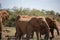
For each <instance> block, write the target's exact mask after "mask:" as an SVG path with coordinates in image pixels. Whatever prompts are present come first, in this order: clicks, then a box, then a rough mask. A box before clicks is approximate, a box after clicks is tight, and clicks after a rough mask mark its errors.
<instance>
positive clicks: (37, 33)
mask: <svg viewBox="0 0 60 40" xmlns="http://www.w3.org/2000/svg"><path fill="white" fill-rule="evenodd" d="M36 35H37V40H39V32H36Z"/></svg>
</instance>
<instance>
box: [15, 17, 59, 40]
mask: <svg viewBox="0 0 60 40" xmlns="http://www.w3.org/2000/svg"><path fill="white" fill-rule="evenodd" d="M25 18H26V19H25ZM22 19H23V20H22ZM15 24H16V33H15V36H16V40H17V39H19V40H21V38H22V37H23V36H24V35H26V40H29V39H30V38H33V36H34V32H36V36H37V40H39V37H40V39H41V35H45V37H44V40H48V39H50V40H52V39H53V38H54V29H56V31H57V34H58V35H59V30H58V27H57V25H56V20H55V18H51V17H29V16H27V17H25V16H17V18H16V20H15ZM49 32H51V35H52V37H50V36H49ZM39 34H40V36H39Z"/></svg>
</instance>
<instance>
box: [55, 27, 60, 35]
mask: <svg viewBox="0 0 60 40" xmlns="http://www.w3.org/2000/svg"><path fill="white" fill-rule="evenodd" d="M55 29H56V31H57V34H58V35H59V30H58V28H57V27H56V28H55Z"/></svg>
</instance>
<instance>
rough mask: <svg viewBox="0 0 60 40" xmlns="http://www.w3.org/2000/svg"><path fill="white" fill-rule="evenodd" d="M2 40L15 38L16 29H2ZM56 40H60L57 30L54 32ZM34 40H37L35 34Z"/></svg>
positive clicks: (59, 26) (59, 25)
mask: <svg viewBox="0 0 60 40" xmlns="http://www.w3.org/2000/svg"><path fill="white" fill-rule="evenodd" d="M57 25H58V28H59V30H60V23H57ZM2 30H3V31H2V40H7V39H8V36H14V35H15V27H4V26H3V27H2ZM54 35H55V37H54V39H53V40H60V35H59V36H58V35H57V33H56V30H55V31H54ZM32 40H37V39H36V34H34V39H32Z"/></svg>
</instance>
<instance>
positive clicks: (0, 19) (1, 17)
mask: <svg viewBox="0 0 60 40" xmlns="http://www.w3.org/2000/svg"><path fill="white" fill-rule="evenodd" d="M8 16H9V14H8V12H7V11H5V10H0V39H1V37H2V36H1V35H2V24H3V23H4V21H5V20H6V19H8Z"/></svg>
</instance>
